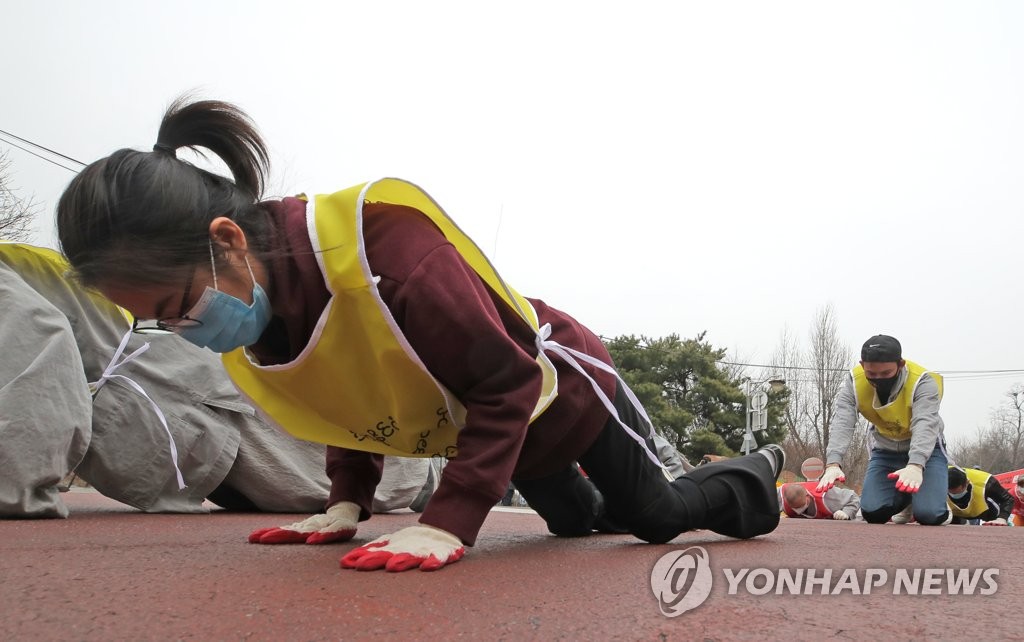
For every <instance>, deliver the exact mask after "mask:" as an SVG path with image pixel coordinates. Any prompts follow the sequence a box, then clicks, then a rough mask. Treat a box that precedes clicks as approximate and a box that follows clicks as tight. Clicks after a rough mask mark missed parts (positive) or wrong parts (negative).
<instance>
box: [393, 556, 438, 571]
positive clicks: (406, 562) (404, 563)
mask: <svg viewBox="0 0 1024 642" xmlns="http://www.w3.org/2000/svg"><path fill="white" fill-rule="evenodd" d="M433 557H434V556H433V555H431V556H430V557H428V558H426V559H424V558H422V557H420V556H418V555H413V554H412V553H396V554H395V555H393V556H392V557H391V559H389V560H388V561H387V564H385V565H384V568H385V570H388V571H391V572H392V573H400V572H402V571H408V570H409V569H411V568H419V566H420V564H422V563H424V562H426V561H427V560H430V559H433Z"/></svg>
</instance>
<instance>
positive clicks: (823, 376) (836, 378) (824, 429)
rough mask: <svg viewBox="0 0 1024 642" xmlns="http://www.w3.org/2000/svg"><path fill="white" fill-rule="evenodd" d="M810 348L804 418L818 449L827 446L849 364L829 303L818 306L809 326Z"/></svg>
mask: <svg viewBox="0 0 1024 642" xmlns="http://www.w3.org/2000/svg"><path fill="white" fill-rule="evenodd" d="M810 340H811V348H810V351H809V353H808V355H807V357H808V365H809V366H810V368H811V381H812V385H813V393H812V400H811V402H810V403H809V404H808V405H807V413H808V415H807V419H808V423H809V424H810V426H811V428H812V434H813V436H814V439H815V441H816V445H817V446H818V449H819V451H820V452H822V453H824V452H825V449H826V448H827V446H828V439H829V433H830V432H831V430H832V419H833V417H834V416H835V401H836V396H837V395H838V394H839V387H840V386H841V385H843V380H844V379H845V377H846V370H847V368H849V367H850V347H849V346H848V345H846V344H845V343H843V342H842V341H840V340H839V328H838V324H837V323H836V317H835V311H834V310H833V309H832V304H831V303H830V304H828V305H826V306H825V307H824V308H821V309H820V310H818V313H817V315H816V316H815V317H814V323H813V325H812V326H811V336H810Z"/></svg>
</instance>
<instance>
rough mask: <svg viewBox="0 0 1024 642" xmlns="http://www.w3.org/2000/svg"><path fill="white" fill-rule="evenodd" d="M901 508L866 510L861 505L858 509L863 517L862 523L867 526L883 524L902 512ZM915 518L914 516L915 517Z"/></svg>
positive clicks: (888, 507)
mask: <svg viewBox="0 0 1024 642" xmlns="http://www.w3.org/2000/svg"><path fill="white" fill-rule="evenodd" d="M902 510H903V508H902V507H896V506H891V505H889V506H879V507H878V508H875V509H872V510H868V509H865V508H864V506H863V505H862V506H861V507H860V511H861V515H862V516H863V517H864V521H865V522H867V523H869V524H885V523H886V522H888V521H889V520H890V519H892V517H893V515H895V514H896V513H899V512H900V511H902ZM915 517H916V515H915Z"/></svg>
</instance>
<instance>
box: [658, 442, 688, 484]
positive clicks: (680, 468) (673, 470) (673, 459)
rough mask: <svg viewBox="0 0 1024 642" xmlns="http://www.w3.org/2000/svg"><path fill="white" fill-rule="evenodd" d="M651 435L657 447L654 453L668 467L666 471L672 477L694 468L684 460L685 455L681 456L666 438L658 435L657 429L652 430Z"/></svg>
mask: <svg viewBox="0 0 1024 642" xmlns="http://www.w3.org/2000/svg"><path fill="white" fill-rule="evenodd" d="M652 435H653V439H654V446H655V448H656V449H657V453H656V454H657V455H658V459H659V460H660V461H661V463H662V464H664V465H665V468H667V469H668V472H669V473H670V474H671V475H672V476H673V477H675V478H676V479H679V478H680V477H682V476H683V475H684V474H685V473H688V472H690V471H691V470H693V469H694V466H693V465H692V464H691V463H690V462H688V461H686V457H683V455H682V454H681V453H680V452H679V451H678V450H676V449H675V447H674V446H673V445H672V444H670V443H669V442H668V440H667V439H665V438H664V437H662V436H661V435H659V434H658V432H657V431H652Z"/></svg>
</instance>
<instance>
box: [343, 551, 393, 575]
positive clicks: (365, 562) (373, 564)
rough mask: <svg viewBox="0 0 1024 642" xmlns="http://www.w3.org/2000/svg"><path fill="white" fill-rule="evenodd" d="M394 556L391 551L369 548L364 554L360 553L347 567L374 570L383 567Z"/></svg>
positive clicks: (358, 569)
mask: <svg viewBox="0 0 1024 642" xmlns="http://www.w3.org/2000/svg"><path fill="white" fill-rule="evenodd" d="M394 556H395V554H394V553H392V552H391V551H378V550H370V551H367V552H366V554H365V555H361V556H360V557H359V559H357V560H356V561H355V563H354V564H353V565H352V566H350V567H349V568H354V569H356V570H357V571H376V570H377V569H381V568H384V566H385V565H387V563H388V560H390V559H391V558H392V557H394Z"/></svg>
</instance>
